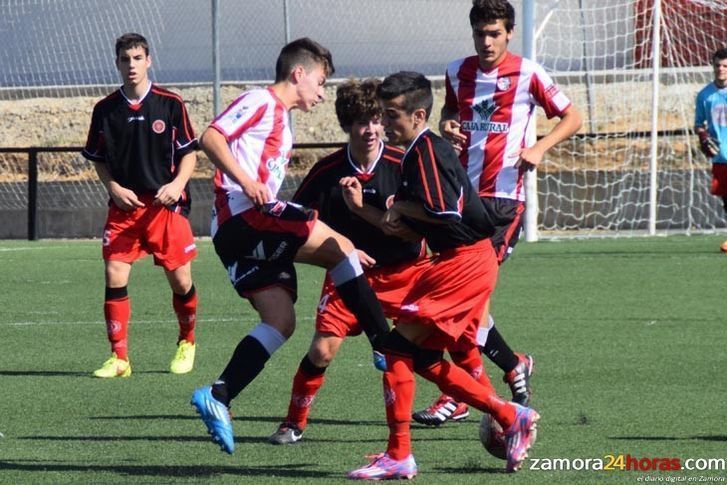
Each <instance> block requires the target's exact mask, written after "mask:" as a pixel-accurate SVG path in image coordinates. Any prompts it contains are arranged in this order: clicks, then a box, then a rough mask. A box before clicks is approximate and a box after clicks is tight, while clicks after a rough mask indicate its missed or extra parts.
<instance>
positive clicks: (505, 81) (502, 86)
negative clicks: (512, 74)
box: [497, 76, 512, 91]
mask: <svg viewBox="0 0 727 485" xmlns="http://www.w3.org/2000/svg"><path fill="white" fill-rule="evenodd" d="M511 84H512V81H510V78H509V77H507V76H505V77H501V78H498V79H497V89H499V90H500V91H507V90H508V89H510V85H511Z"/></svg>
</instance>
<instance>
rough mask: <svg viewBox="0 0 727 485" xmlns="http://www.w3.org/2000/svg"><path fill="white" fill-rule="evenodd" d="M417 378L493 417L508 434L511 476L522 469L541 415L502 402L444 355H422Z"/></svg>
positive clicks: (508, 467)
mask: <svg viewBox="0 0 727 485" xmlns="http://www.w3.org/2000/svg"><path fill="white" fill-rule="evenodd" d="M414 369H415V371H416V373H417V374H419V375H420V376H422V377H424V378H425V379H427V380H429V381H431V382H434V383H435V384H437V386H439V388H440V389H441V390H442V392H444V393H445V394H447V395H450V396H452V397H453V398H454V399H455V400H457V401H460V402H465V403H467V404H469V405H470V406H472V407H474V408H476V409H478V410H480V411H482V412H483V413H488V414H490V415H491V416H492V417H493V418H494V419H495V420H496V421H497V422H498V423H499V424H500V426H502V429H503V430H505V431H504V434H505V439H506V443H507V466H506V470H507V471H508V472H515V471H517V470H519V469H520V467H521V466H522V464H523V462H524V461H525V458H526V457H527V452H528V450H529V449H530V447H531V446H532V445H533V444H534V443H535V438H536V435H537V422H538V420H539V419H540V415H539V414H538V413H537V412H536V411H535V410H533V409H531V408H529V407H525V406H521V405H519V404H517V403H512V402H508V401H505V400H503V399H501V398H500V397H499V396H498V395H497V393H496V392H495V391H494V389H493V388H492V387H489V386H485V385H482V384H481V383H480V382H479V381H478V380H476V379H475V378H474V377H472V376H471V375H470V374H468V373H467V372H466V371H465V370H464V369H462V368H461V367H459V366H457V365H455V364H452V363H450V362H447V361H446V360H444V359H442V358H441V352H440V353H438V354H437V353H435V352H433V351H422V352H420V353H419V354H418V355H416V357H415V359H414Z"/></svg>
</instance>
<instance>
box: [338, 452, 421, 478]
mask: <svg viewBox="0 0 727 485" xmlns="http://www.w3.org/2000/svg"><path fill="white" fill-rule="evenodd" d="M367 458H369V459H371V463H369V464H368V465H366V466H363V467H361V468H359V469H357V470H353V471H352V472H349V473H348V478H350V479H351V480H399V479H404V480H411V479H412V478H414V477H415V476H416V474H417V464H416V462H415V461H414V455H409V456H407V457H406V458H404V459H403V460H394V459H392V458H390V457H389V455H388V454H386V453H379V454H378V455H370V456H367Z"/></svg>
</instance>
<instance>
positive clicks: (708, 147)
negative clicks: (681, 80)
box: [694, 96, 719, 158]
mask: <svg viewBox="0 0 727 485" xmlns="http://www.w3.org/2000/svg"><path fill="white" fill-rule="evenodd" d="M694 132H695V133H696V134H697V136H698V137H699V149H700V150H701V151H702V153H704V156H706V157H707V158H712V157H714V156H715V155H717V154H718V153H719V143H718V142H717V140H715V139H714V138H712V137H711V136H709V128H708V125H707V110H706V109H705V107H704V103H702V100H701V99H700V96H697V106H696V109H695V110H694Z"/></svg>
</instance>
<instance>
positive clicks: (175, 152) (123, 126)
mask: <svg viewBox="0 0 727 485" xmlns="http://www.w3.org/2000/svg"><path fill="white" fill-rule="evenodd" d="M195 149H197V138H196V137H195V135H194V130H193V129H192V124H191V123H190V121H189V116H188V115H187V109H186V108H185V106H184V102H183V101H182V98H181V97H180V96H179V95H177V94H175V93H173V92H171V91H168V90H166V89H163V88H161V87H159V86H157V85H155V84H150V85H149V90H148V91H147V93H146V95H144V97H143V98H142V99H141V101H140V102H139V103H138V104H132V103H131V102H130V101H129V99H128V98H127V97H126V96H125V94H124V92H123V88H120V89H119V90H117V91H115V92H113V93H112V94H110V95H109V96H107V97H106V98H104V99H102V100H101V101H99V102H98V103H96V106H95V107H94V109H93V116H92V117H91V128H90V129H89V131H88V139H87V140H86V147H85V148H84V149H83V152H82V154H83V156H84V157H86V158H87V159H89V160H91V161H93V162H96V163H105V164H107V165H108V169H109V172H110V173H111V176H112V177H113V179H114V180H115V181H116V182H118V183H119V184H120V185H121V186H122V187H125V188H128V189H131V190H133V191H134V192H135V193H137V194H140V195H141V194H150V193H151V194H155V193H156V192H157V190H158V189H159V187H161V186H162V185H165V184H168V183H169V182H171V181H172V180H173V179H174V172H175V170H176V167H177V164H178V163H179V160H180V159H181V157H182V156H183V155H185V154H187V153H189V152H190V151H192V150H195ZM182 199H183V200H181V201H180V203H181V204H182V205H188V201H189V200H188V191H187V190H186V189H185V191H184V193H183V194H182Z"/></svg>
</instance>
